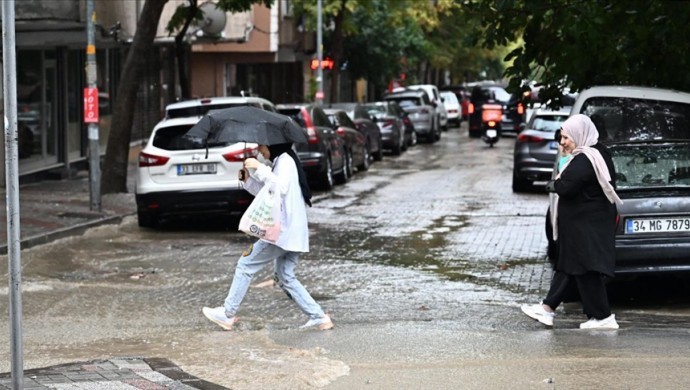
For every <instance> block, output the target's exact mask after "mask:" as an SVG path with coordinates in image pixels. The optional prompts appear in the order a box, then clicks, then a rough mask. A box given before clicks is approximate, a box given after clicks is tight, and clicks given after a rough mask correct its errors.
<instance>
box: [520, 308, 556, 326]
mask: <svg viewBox="0 0 690 390" xmlns="http://www.w3.org/2000/svg"><path fill="white" fill-rule="evenodd" d="M520 309H522V312H523V313H525V314H527V315H528V316H529V317H530V318H532V319H535V320H537V321H539V322H541V323H542V324H544V325H546V326H553V318H554V317H555V316H556V313H553V312H548V311H546V310H544V307H543V306H542V305H541V303H538V304H536V305H522V306H520Z"/></svg>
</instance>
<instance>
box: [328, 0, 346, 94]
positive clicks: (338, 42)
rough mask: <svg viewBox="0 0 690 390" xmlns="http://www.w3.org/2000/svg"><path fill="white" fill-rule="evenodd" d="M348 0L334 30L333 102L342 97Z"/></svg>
mask: <svg viewBox="0 0 690 390" xmlns="http://www.w3.org/2000/svg"><path fill="white" fill-rule="evenodd" d="M346 3H347V0H342V3H340V10H339V11H338V14H337V15H335V21H334V22H335V30H333V47H332V48H331V53H332V54H331V55H332V56H333V69H331V98H330V102H331V103H337V102H338V101H339V99H340V93H339V92H340V61H341V59H342V58H343V20H344V19H345V12H346V8H345V4H346Z"/></svg>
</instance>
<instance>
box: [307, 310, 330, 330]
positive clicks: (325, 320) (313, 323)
mask: <svg viewBox="0 0 690 390" xmlns="http://www.w3.org/2000/svg"><path fill="white" fill-rule="evenodd" d="M333 326H334V325H333V321H331V317H330V316H329V315H328V314H324V316H323V317H321V318H317V319H311V320H309V321H307V323H306V324H304V325H302V326H300V329H310V328H315V327H318V328H319V330H327V329H333Z"/></svg>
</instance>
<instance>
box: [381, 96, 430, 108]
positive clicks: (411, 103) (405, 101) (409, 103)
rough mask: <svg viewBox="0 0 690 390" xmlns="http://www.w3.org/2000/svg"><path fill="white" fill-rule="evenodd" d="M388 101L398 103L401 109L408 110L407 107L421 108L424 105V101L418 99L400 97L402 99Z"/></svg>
mask: <svg viewBox="0 0 690 390" xmlns="http://www.w3.org/2000/svg"><path fill="white" fill-rule="evenodd" d="M386 100H393V101H395V102H398V104H399V105H400V107H402V108H406V107H415V106H421V105H422V99H420V98H416V97H400V98H390V99H386Z"/></svg>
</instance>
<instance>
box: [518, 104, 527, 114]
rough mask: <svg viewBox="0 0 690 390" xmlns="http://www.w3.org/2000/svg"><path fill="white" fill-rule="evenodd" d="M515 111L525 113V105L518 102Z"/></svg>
mask: <svg viewBox="0 0 690 390" xmlns="http://www.w3.org/2000/svg"><path fill="white" fill-rule="evenodd" d="M517 113H518V114H520V115H522V114H524V113H525V106H523V105H522V103H518V105H517Z"/></svg>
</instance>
